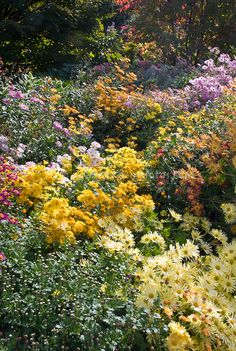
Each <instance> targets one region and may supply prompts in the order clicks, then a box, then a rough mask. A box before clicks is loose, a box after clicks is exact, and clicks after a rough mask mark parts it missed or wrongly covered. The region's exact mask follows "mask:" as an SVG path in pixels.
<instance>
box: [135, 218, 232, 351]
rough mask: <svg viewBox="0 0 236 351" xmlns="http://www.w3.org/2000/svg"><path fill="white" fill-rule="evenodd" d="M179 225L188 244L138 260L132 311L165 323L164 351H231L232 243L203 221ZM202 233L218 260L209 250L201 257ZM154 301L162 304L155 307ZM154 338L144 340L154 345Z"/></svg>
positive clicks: (190, 219) (172, 246)
mask: <svg viewBox="0 0 236 351" xmlns="http://www.w3.org/2000/svg"><path fill="white" fill-rule="evenodd" d="M173 215H174V218H175V217H176V215H178V214H176V213H175V212H173ZM178 220H182V221H183V224H185V225H186V226H187V224H188V230H189V231H190V232H191V233H192V237H193V239H192V240H187V242H186V243H185V244H183V245H180V244H178V243H176V244H175V245H170V246H169V249H168V250H166V251H164V252H163V253H162V254H161V255H157V256H151V257H142V269H140V268H138V270H137V273H136V277H137V284H138V285H139V293H138V296H137V300H136V305H137V306H138V307H139V308H144V309H146V310H147V311H148V313H149V314H150V318H152V316H153V315H155V314H156V313H158V314H160V315H161V316H162V317H163V318H166V319H167V320H168V319H169V320H170V322H169V325H168V327H169V335H168V337H167V339H166V346H167V348H168V350H169V351H183V350H186V351H187V350H189V351H190V350H191V351H204V350H212V351H213V350H222V351H232V350H236V319H235V315H236V301H235V297H234V296H235V292H236V241H233V242H232V243H228V242H227V238H226V236H225V235H224V233H223V232H222V231H221V230H218V229H211V223H210V222H209V221H207V220H206V219H205V218H198V217H194V216H192V215H190V214H186V215H184V216H183V217H182V218H180V217H178ZM199 226H200V227H201V228H202V231H203V232H202V233H201V232H200V230H199ZM185 229H187V228H185ZM207 233H208V235H211V236H212V237H213V238H214V239H215V240H217V241H218V243H219V244H218V246H217V254H212V253H211V251H210V250H209V253H208V255H206V256H200V249H203V248H204V245H205V247H207V246H208V249H210V246H209V244H207V242H205V241H204V240H203V237H204V235H206V234H207ZM150 237H152V234H150ZM147 238H148V235H145V236H143V238H142V239H141V242H142V243H144V244H149V243H150V240H149V238H148V240H147ZM158 241H160V239H158ZM159 299H160V301H161V303H156V302H157V301H158V300H159ZM155 338H156V341H157V339H158V338H159V335H155V334H154V335H152V336H149V338H148V340H150V342H154V343H155Z"/></svg>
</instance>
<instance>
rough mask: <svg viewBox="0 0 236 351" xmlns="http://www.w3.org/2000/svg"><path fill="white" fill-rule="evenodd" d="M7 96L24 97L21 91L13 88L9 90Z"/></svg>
mask: <svg viewBox="0 0 236 351" xmlns="http://www.w3.org/2000/svg"><path fill="white" fill-rule="evenodd" d="M9 96H10V97H12V98H13V99H23V98H24V97H25V96H24V94H23V93H22V91H20V90H14V89H10V90H9Z"/></svg>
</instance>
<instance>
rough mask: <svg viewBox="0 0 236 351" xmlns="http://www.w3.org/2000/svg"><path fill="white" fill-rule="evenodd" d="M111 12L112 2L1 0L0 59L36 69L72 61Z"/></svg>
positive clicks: (7, 62)
mask: <svg viewBox="0 0 236 351" xmlns="http://www.w3.org/2000/svg"><path fill="white" fill-rule="evenodd" d="M112 11H113V5H112V1H111V0H93V1H90V0H41V1H39V0H0V56H2V58H3V60H4V62H5V63H6V64H8V65H10V64H12V63H17V64H22V63H24V64H25V65H26V66H31V67H32V68H35V69H45V68H48V67H52V66H55V65H60V64H61V63H62V62H65V61H70V62H73V61H74V60H75V58H76V57H77V56H78V54H79V47H80V43H81V42H82V41H83V37H84V35H88V34H89V33H91V32H92V31H94V29H95V28H96V26H97V23H98V21H97V19H99V20H100V22H101V20H105V19H106V18H107V16H109V14H111V13H112ZM100 22H99V23H100Z"/></svg>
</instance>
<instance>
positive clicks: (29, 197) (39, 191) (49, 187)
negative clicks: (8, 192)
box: [17, 165, 63, 205]
mask: <svg viewBox="0 0 236 351" xmlns="http://www.w3.org/2000/svg"><path fill="white" fill-rule="evenodd" d="M62 179H63V176H62V175H61V174H60V173H58V172H57V171H55V170H53V169H48V168H47V167H45V166H44V165H33V166H30V167H29V168H28V169H27V170H25V171H23V173H22V174H21V176H19V179H18V180H17V187H18V188H20V189H21V194H20V196H19V198H18V202H19V203H29V204H30V205H32V204H33V203H36V202H38V201H39V200H44V199H45V198H47V197H48V194H49V192H51V191H55V190H56V188H55V185H56V184H59V183H60V182H61V181H62Z"/></svg>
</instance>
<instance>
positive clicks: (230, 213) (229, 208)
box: [221, 203, 236, 224]
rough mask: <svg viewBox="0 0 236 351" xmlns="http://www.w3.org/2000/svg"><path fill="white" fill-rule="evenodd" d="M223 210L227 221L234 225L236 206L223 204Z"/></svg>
mask: <svg viewBox="0 0 236 351" xmlns="http://www.w3.org/2000/svg"><path fill="white" fill-rule="evenodd" d="M221 208H222V210H223V212H224V215H225V221H226V223H228V224H232V223H235V222H236V206H235V204H231V203H226V204H222V205H221Z"/></svg>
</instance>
